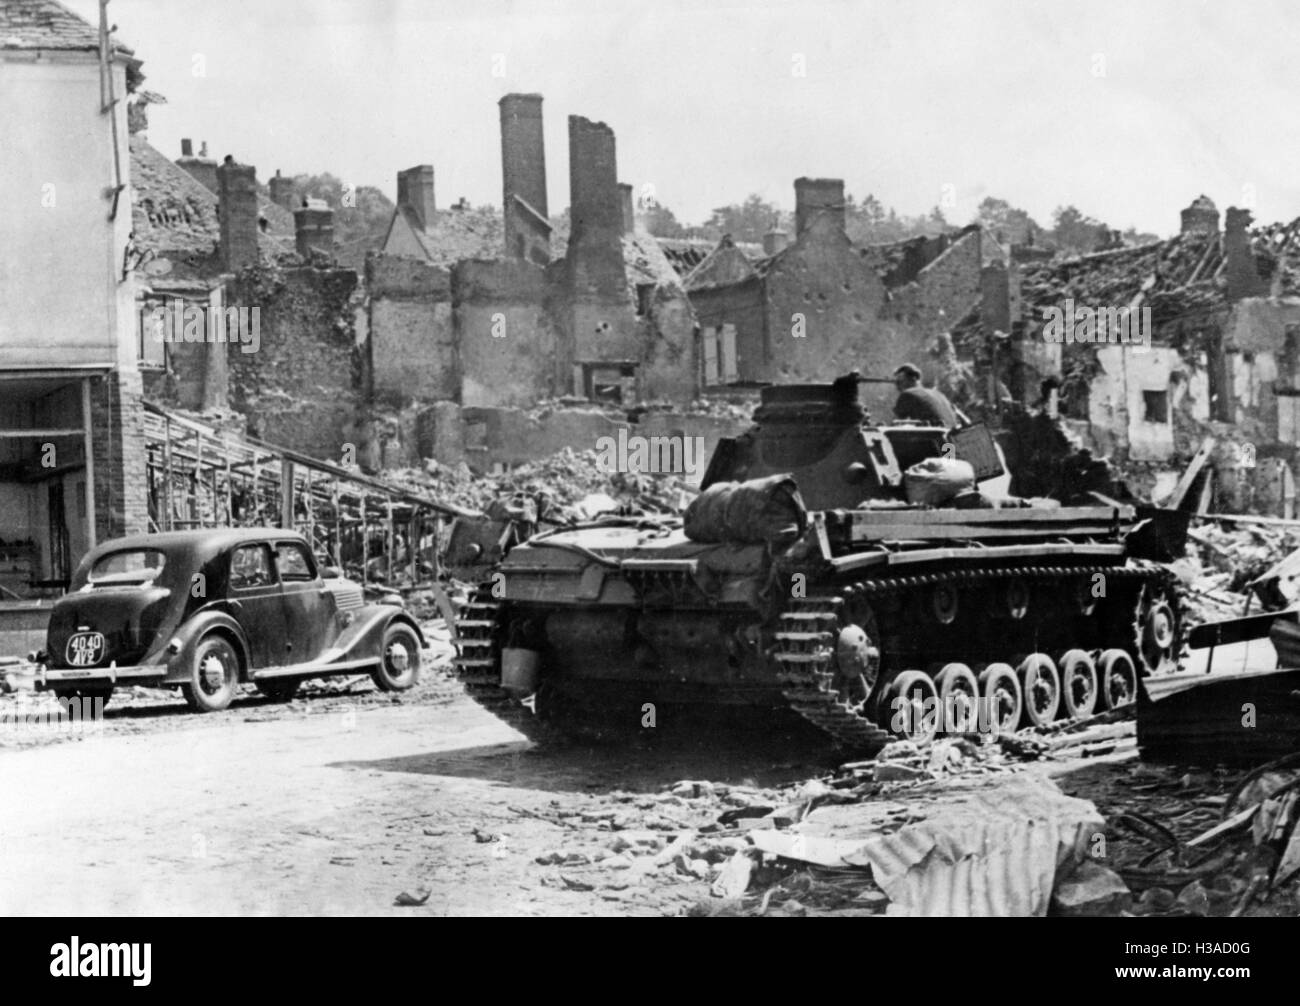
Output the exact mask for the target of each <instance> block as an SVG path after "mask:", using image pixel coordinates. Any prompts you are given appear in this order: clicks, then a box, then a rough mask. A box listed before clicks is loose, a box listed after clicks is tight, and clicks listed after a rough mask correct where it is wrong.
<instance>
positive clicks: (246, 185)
mask: <svg viewBox="0 0 1300 1006" xmlns="http://www.w3.org/2000/svg"><path fill="white" fill-rule="evenodd" d="M217 183H218V189H219V191H218V193H217V198H218V199H219V200H220V204H219V205H220V215H221V264H222V268H223V269H225V271H226V272H236V271H238V270H240V269H243V268H244V267H245V266H249V265H255V264H256V263H257V236H258V233H259V232H260V228H259V227H258V225H257V217H258V212H257V169H256V168H255V167H253V166H252V165H251V164H236V163H235V162H234V160H233V158H229V157H227V158H226V161H225V163H224V164H222V165H221V167H219V168H217Z"/></svg>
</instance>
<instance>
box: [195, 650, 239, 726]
mask: <svg viewBox="0 0 1300 1006" xmlns="http://www.w3.org/2000/svg"><path fill="white" fill-rule="evenodd" d="M238 688H239V654H238V653H237V652H236V650H235V647H234V646H233V645H232V644H231V642H230V640H229V639H227V638H226V637H225V636H219V635H216V634H213V635H210V636H204V637H203V638H202V639H201V640H199V645H198V646H197V647H195V649H194V659H193V662H192V663H191V665H190V680H189V681H187V682H185V683H184V684H183V685H181V693H182V694H183V695H184V696H185V701H186V702H187V703H189V706H190V708H191V709H193V710H194V711H195V712H200V713H215V712H218V711H219V710H222V709H225V708H226V706H228V705H230V702H231V700H232V699H233V698H234V697H235V692H236V690H237V689H238Z"/></svg>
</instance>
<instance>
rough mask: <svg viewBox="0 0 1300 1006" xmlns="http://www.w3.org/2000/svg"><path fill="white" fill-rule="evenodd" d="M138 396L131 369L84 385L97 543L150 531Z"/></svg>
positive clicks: (140, 390) (138, 384) (140, 384)
mask: <svg viewBox="0 0 1300 1006" xmlns="http://www.w3.org/2000/svg"><path fill="white" fill-rule="evenodd" d="M143 396H144V386H143V382H142V380H141V377H140V371H138V370H136V369H134V368H129V369H127V368H124V369H120V370H116V371H113V372H111V373H110V374H108V375H107V376H106V377H105V378H103V379H102V380H92V382H91V385H90V415H91V422H92V424H93V425H92V439H93V447H94V458H95V536H96V539H97V540H98V541H104V540H105V539H108V538H120V537H121V536H123V535H127V534H138V533H141V532H145V531H148V530H150V528H149V486H148V479H147V472H146V466H145V439H144V412H143V409H142V406H141V403H142V400H143Z"/></svg>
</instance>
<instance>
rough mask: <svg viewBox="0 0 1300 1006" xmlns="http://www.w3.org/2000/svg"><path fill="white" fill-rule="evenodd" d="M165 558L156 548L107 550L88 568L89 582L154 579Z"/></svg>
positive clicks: (103, 582) (138, 581)
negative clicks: (106, 553) (106, 552)
mask: <svg viewBox="0 0 1300 1006" xmlns="http://www.w3.org/2000/svg"><path fill="white" fill-rule="evenodd" d="M166 561H167V559H166V556H165V555H163V553H162V552H160V551H158V549H156V548H133V549H126V550H124V551H121V552H109V553H108V555H102V556H100V557H99V558H98V559H96V560H95V564H94V565H93V566H92V567H91V568H90V577H89V580H90V583H92V584H113V583H146V582H148V581H149V580H156V579H157V578H158V574H159V573H161V572H162V569H163V566H164V565H165V563H166Z"/></svg>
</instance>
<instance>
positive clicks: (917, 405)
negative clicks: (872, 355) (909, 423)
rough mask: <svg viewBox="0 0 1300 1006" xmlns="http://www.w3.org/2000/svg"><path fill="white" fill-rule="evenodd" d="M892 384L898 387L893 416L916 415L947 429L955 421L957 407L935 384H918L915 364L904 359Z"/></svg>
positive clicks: (909, 416) (898, 417) (953, 424)
mask: <svg viewBox="0 0 1300 1006" xmlns="http://www.w3.org/2000/svg"><path fill="white" fill-rule="evenodd" d="M894 387H895V388H897V389H898V399H897V400H896V401H895V402H894V418H896V419H919V420H920V421H921V422H923V423H927V424H929V425H931V426H942V427H943V428H944V429H946V430H951V429H952V428H953V427H954V426H956V425H957V424H958V415H957V410H956V409H955V408H953V404H952V402H950V401H948V396H947V395H945V394H944V393H943V392H942V391H939V390H937V389H935V388H923V387H921V370H920V368H919V367H917V366H915V365H914V364H911V363H905V364H903V365H902V366H901V367H899V368H898V369H897V370H895V371H894Z"/></svg>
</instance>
